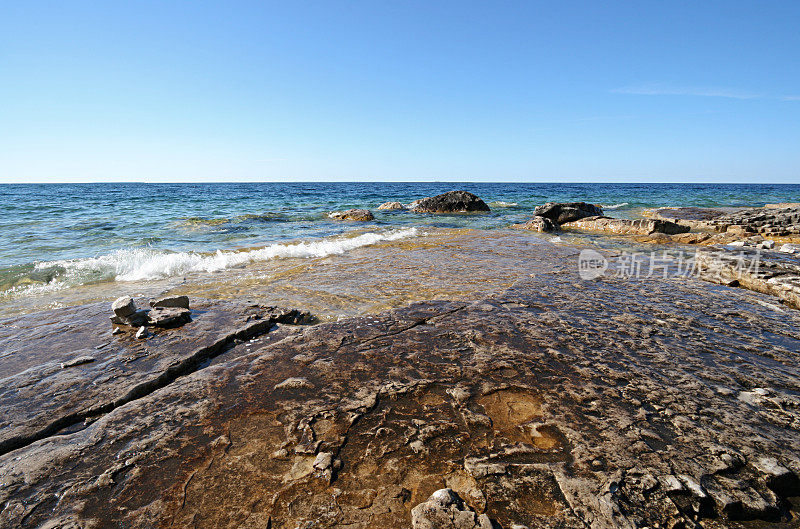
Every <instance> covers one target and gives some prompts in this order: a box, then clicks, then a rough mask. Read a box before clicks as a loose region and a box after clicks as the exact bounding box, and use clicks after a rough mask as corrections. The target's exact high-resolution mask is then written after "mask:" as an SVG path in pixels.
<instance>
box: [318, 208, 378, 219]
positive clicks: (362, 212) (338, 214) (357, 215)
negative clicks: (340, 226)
mask: <svg viewBox="0 0 800 529" xmlns="http://www.w3.org/2000/svg"><path fill="white" fill-rule="evenodd" d="M328 217H329V218H331V219H333V220H354V221H359V222H366V221H370V220H374V219H375V216H374V215H373V214H372V213H371V212H370V211H369V210H367V209H348V210H346V211H332V212H330V213H328Z"/></svg>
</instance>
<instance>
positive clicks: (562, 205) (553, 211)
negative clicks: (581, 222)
mask: <svg viewBox="0 0 800 529" xmlns="http://www.w3.org/2000/svg"><path fill="white" fill-rule="evenodd" d="M533 214H534V216H537V217H545V218H547V219H550V220H552V221H553V222H555V223H556V224H564V223H565V222H572V221H574V220H578V219H582V218H584V217H602V216H603V210H602V209H601V208H600V206H596V205H594V204H588V203H586V202H548V203H547V204H544V205H542V206H536V209H534V210H533Z"/></svg>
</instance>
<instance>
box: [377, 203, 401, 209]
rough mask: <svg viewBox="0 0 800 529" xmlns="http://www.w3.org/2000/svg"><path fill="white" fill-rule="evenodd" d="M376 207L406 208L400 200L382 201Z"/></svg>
mask: <svg viewBox="0 0 800 529" xmlns="http://www.w3.org/2000/svg"><path fill="white" fill-rule="evenodd" d="M378 209H386V210H400V209H406V207H405V206H404V205H403V204H401V203H400V202H384V203H383V204H381V205H380V206H378Z"/></svg>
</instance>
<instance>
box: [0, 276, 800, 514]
mask: <svg viewBox="0 0 800 529" xmlns="http://www.w3.org/2000/svg"><path fill="white" fill-rule="evenodd" d="M737 292H741V291H737V290H736V289H730V288H727V287H716V288H709V287H708V286H707V284H706V283H702V282H697V281H678V280H664V281H652V282H648V283H647V284H646V285H644V284H642V283H638V282H632V281H625V280H622V279H616V278H613V277H603V278H601V279H598V280H595V281H580V280H579V279H578V278H577V275H576V270H575V267H574V264H573V263H572V262H569V263H563V266H561V267H560V268H559V267H558V266H555V267H554V268H553V269H552V273H550V274H544V275H539V274H536V275H535V276H534V277H530V276H525V275H523V274H521V275H520V279H519V280H518V281H517V282H516V283H515V284H514V286H513V287H512V288H510V289H508V290H506V291H504V292H501V293H498V294H497V295H495V296H493V297H489V298H487V299H484V300H479V301H473V302H460V301H431V302H423V303H417V304H414V305H411V306H409V307H406V308H403V309H399V310H395V311H390V312H386V313H383V314H380V315H376V316H366V317H358V318H352V319H348V320H343V321H340V322H336V323H329V324H319V325H314V326H296V325H294V324H296V323H301V322H302V321H305V318H306V317H305V316H304V315H302V313H301V312H298V311H288V310H284V309H274V308H270V307H267V306H261V305H260V304H258V303H238V302H230V303H219V302H217V303H210V302H202V301H198V302H196V303H195V302H193V304H192V307H193V308H192V321H191V322H189V323H186V324H185V325H184V326H183V327H180V328H177V329H155V330H154V332H155V334H154V336H152V337H150V338H148V339H147V340H136V339H135V338H134V337H132V336H130V335H129V334H127V333H125V334H120V335H112V334H111V328H110V326H109V324H108V321H107V311H108V305H99V304H98V305H90V306H85V307H80V308H77V309H59V310H56V311H51V312H48V313H45V314H34V315H30V316H23V317H19V318H15V319H13V320H7V321H5V322H4V324H5V325H4V326H3V327H2V331H0V332H2V334H0V343H2V344H4V345H5V346H6V351H7V352H6V353H4V355H3V356H2V359H1V360H2V364H0V368H2V380H3V384H2V387H3V394H2V399H3V400H2V406H0V410H2V416H1V417H0V422H2V424H3V432H4V433H3V435H4V445H3V450H2V452H3V454H2V455H1V456H0V476H2V478H1V479H2V487H0V506H2V507H1V510H0V526H2V527H47V528H57V527H58V528H73V529H74V528H78V527H80V528H90V527H92V528H94V527H120V526H124V527H131V528H145V527H147V528H151V527H161V526H172V527H220V528H224V527H231V528H233V527H237V528H240V527H258V528H265V527H266V528H296V527H304V528H310V527H349V528H365V529H366V528H371V527H416V528H418V529H420V528H431V527H437V528H445V527H453V528H462V527H470V528H472V527H481V528H487V527H503V528H506V529H510V528H514V527H516V528H520V527H528V528H550V527H576V528H577V527H594V528H606V527H608V528H612V527H613V528H617V527H630V528H633V527H708V528H720V527H767V526H771V527H798V511H800V502H798V498H797V496H798V494H800V488H799V487H798V486H799V485H800V482H798V476H799V475H800V459H799V458H798V454H800V441H799V440H800V436H798V435H797V431H798V429H800V400H798V396H797V392H796V388H797V387H798V385H799V384H800V368H798V362H797V354H798V353H797V351H798V349H800V338H798V336H797V332H796V329H797V328H798V324H800V313H798V312H794V311H789V312H785V311H778V310H775V307H773V306H769V304H765V303H761V302H756V301H758V298H756V297H753V295H747V296H744V295H737ZM280 321H284V322H286V323H288V324H289V325H278V326H277V327H276V326H275V325H276V323H277V322H280ZM23 337H24V339H23ZM84 357H91V360H87V361H86V362H85V363H83V362H79V363H71V362H70V360H74V359H80V358H84ZM62 363H63V364H64V366H63V367H62ZM60 417H68V418H69V420H62V421H61V422H60V423H59V422H58V421H59V418H60ZM54 424H55V425H54ZM6 432H8V433H6Z"/></svg>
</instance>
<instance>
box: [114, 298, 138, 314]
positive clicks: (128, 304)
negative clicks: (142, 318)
mask: <svg viewBox="0 0 800 529" xmlns="http://www.w3.org/2000/svg"><path fill="white" fill-rule="evenodd" d="M111 310H113V311H114V315H115V316H119V317H120V318H126V317H128V316H130V315H131V314H133V313H134V312H136V303H135V302H134V301H133V298H132V297H130V296H122V297H121V298H117V299H116V301H114V303H112V304H111Z"/></svg>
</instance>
